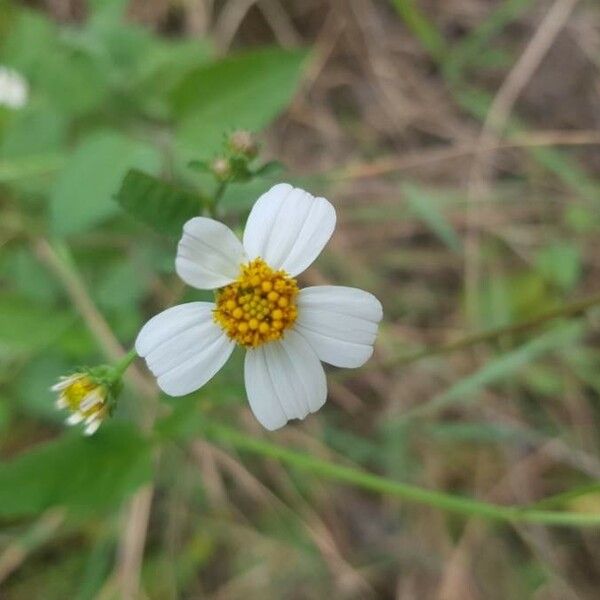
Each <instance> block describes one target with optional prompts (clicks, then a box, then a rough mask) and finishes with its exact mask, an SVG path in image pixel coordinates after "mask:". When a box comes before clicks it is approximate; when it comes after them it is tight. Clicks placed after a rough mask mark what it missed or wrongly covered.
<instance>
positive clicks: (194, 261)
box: [175, 217, 248, 290]
mask: <svg viewBox="0 0 600 600" xmlns="http://www.w3.org/2000/svg"><path fill="white" fill-rule="evenodd" d="M247 261H248V258H247V256H246V254H245V252H244V248H243V247H242V244H241V243H240V241H239V240H238V238H237V237H236V235H235V234H234V233H233V231H231V229H229V227H227V226H226V225H223V223H220V222H219V221H215V220H213V219H207V218H205V217H195V218H193V219H190V220H189V221H188V222H187V223H186V224H185V225H184V227H183V236H182V238H181V240H180V242H179V246H178V247H177V259H176V260H175V268H176V270H177V273H178V275H179V276H180V277H181V279H183V280H184V281H185V282H186V283H187V284H189V285H191V286H192V287H195V288H198V289H201V290H212V289H215V288H219V287H223V286H224V285H227V284H228V283H231V282H232V281H233V280H234V279H235V278H236V277H237V276H238V275H239V272H240V265H241V264H242V263H244V262H247Z"/></svg>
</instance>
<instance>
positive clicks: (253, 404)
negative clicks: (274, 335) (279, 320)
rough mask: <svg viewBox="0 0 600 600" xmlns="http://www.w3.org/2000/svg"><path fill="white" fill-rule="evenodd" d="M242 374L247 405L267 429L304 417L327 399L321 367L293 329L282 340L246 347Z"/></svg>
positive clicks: (276, 427)
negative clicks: (250, 347)
mask: <svg viewBox="0 0 600 600" xmlns="http://www.w3.org/2000/svg"><path fill="white" fill-rule="evenodd" d="M244 377H245V382H246V393H247V394H248V400H249V402H250V408H251V409H252V412H253V413H254V415H255V416H256V418H257V419H258V420H259V421H260V423H261V424H262V425H263V426H264V427H265V428H266V429H269V430H270V431H273V430H275V429H279V428H280V427H283V425H285V424H286V423H287V421H289V420H290V419H304V418H305V417H306V415H308V414H309V413H312V412H315V411H317V410H319V408H321V406H323V404H324V403H325V399H326V398H327V383H326V381H325V371H324V370H323V366H322V365H321V363H320V361H319V359H318V358H317V356H316V354H315V353H314V351H313V350H312V349H311V347H310V346H309V345H308V343H307V342H306V340H304V338H303V337H302V336H301V335H299V334H298V333H296V332H295V331H289V332H287V333H286V335H285V337H284V339H283V340H281V341H278V342H271V343H269V344H265V345H263V346H260V347H258V348H255V349H252V350H248V351H247V352H246V361H245V365H244Z"/></svg>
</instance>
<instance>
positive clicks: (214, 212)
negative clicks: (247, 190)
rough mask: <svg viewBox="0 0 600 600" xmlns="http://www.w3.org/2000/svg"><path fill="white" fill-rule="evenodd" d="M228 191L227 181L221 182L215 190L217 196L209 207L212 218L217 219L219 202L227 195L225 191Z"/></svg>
mask: <svg viewBox="0 0 600 600" xmlns="http://www.w3.org/2000/svg"><path fill="white" fill-rule="evenodd" d="M226 189H227V181H221V182H220V183H219V185H218V186H217V189H216V190H215V194H214V196H213V198H212V200H211V201H210V203H209V205H208V212H209V214H210V216H211V217H213V218H216V216H217V208H218V206H219V202H220V201H221V199H222V198H223V196H224V194H225V190H226Z"/></svg>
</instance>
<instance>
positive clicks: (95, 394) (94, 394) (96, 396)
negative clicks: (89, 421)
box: [79, 388, 104, 413]
mask: <svg viewBox="0 0 600 600" xmlns="http://www.w3.org/2000/svg"><path fill="white" fill-rule="evenodd" d="M103 402H104V395H103V394H102V393H101V392H100V390H99V389H98V388H96V389H94V390H92V391H91V392H89V393H88V394H87V395H86V397H85V398H84V399H83V400H82V402H81V404H80V405H79V410H80V411H81V412H83V413H85V412H87V411H88V410H89V409H90V408H92V407H94V406H96V404H102V403H103Z"/></svg>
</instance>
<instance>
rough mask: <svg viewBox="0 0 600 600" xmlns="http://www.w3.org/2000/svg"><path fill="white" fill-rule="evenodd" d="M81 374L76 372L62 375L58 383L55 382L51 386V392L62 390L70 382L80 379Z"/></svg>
mask: <svg viewBox="0 0 600 600" xmlns="http://www.w3.org/2000/svg"><path fill="white" fill-rule="evenodd" d="M82 377H83V375H82V374H81V373H76V374H75V375H67V376H62V377H61V378H60V379H59V381H58V383H55V384H54V385H53V386H52V387H51V388H50V391H51V392H61V391H62V390H64V389H66V388H68V387H69V386H70V385H71V384H72V383H74V382H75V381H77V380H78V379H81V378H82Z"/></svg>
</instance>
